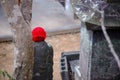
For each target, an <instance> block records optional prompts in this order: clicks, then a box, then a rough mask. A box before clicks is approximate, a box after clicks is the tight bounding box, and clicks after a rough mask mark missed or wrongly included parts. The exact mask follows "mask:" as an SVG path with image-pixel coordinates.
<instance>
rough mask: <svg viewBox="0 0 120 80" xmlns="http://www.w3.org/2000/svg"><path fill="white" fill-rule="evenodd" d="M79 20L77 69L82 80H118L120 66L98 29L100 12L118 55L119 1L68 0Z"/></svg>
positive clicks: (119, 48) (119, 55) (119, 31)
mask: <svg viewBox="0 0 120 80" xmlns="http://www.w3.org/2000/svg"><path fill="white" fill-rule="evenodd" d="M71 2H72V5H73V10H74V12H75V14H76V15H78V17H79V19H80V20H81V30H80V34H81V36H80V38H81V41H80V61H79V62H80V63H79V64H80V72H81V75H82V78H83V80H120V68H119V67H118V64H117V62H116V60H115V58H114V56H113V55H112V53H111V51H110V49H109V47H108V43H107V41H106V39H105V37H104V34H103V32H102V29H101V23H100V20H101V14H100V13H99V11H101V10H102V11H104V13H105V15H104V18H105V19H104V20H105V21H104V24H105V27H106V31H107V33H108V35H109V37H110V39H111V41H112V44H113V47H114V49H115V52H116V53H117V55H118V57H119V58H120V36H119V35H120V1H119V0H95V1H94V0H71Z"/></svg>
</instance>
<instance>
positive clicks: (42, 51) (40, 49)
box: [33, 41, 53, 80]
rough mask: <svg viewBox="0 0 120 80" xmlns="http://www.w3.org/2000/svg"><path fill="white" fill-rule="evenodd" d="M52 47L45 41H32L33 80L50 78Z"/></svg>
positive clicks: (47, 79)
mask: <svg viewBox="0 0 120 80" xmlns="http://www.w3.org/2000/svg"><path fill="white" fill-rule="evenodd" d="M52 66H53V48H52V46H50V45H49V44H47V43H46V42H45V41H42V42H36V43H34V68H33V80H52V73H53V68H52Z"/></svg>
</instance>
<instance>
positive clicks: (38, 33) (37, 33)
mask: <svg viewBox="0 0 120 80" xmlns="http://www.w3.org/2000/svg"><path fill="white" fill-rule="evenodd" d="M45 38H46V31H45V30H44V29H43V28H42V27H36V28H34V29H33V30H32V40H33V41H34V42H40V41H44V40H45Z"/></svg>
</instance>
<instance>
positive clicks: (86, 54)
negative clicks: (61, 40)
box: [80, 22, 93, 80]
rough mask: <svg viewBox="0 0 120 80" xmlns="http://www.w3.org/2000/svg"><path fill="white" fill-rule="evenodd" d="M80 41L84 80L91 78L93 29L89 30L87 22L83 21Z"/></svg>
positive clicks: (81, 67) (81, 66)
mask: <svg viewBox="0 0 120 80" xmlns="http://www.w3.org/2000/svg"><path fill="white" fill-rule="evenodd" d="M80 31H81V33H80V35H81V36H80V37H81V41H80V71H81V76H82V78H83V80H90V68H91V55H92V34H93V33H92V31H91V30H88V29H87V27H86V25H85V23H83V22H82V23H81V30H80Z"/></svg>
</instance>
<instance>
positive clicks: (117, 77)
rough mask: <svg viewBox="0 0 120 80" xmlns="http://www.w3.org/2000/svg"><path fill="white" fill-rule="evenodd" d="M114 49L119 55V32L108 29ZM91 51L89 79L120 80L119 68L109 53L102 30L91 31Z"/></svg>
mask: <svg viewBox="0 0 120 80" xmlns="http://www.w3.org/2000/svg"><path fill="white" fill-rule="evenodd" d="M108 34H109V35H110V38H111V40H112V43H113V45H114V48H115V51H116V52H117V54H118V55H119V57H120V36H119V35H120V33H119V29H118V30H108ZM92 50H93V53H92V59H91V60H92V61H91V80H120V70H119V68H118V65H117V63H116V61H115V59H114V57H113V55H112V54H111V52H110V50H109V48H108V44H107V42H106V40H105V38H104V36H103V33H102V31H94V33H93V48H92Z"/></svg>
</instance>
